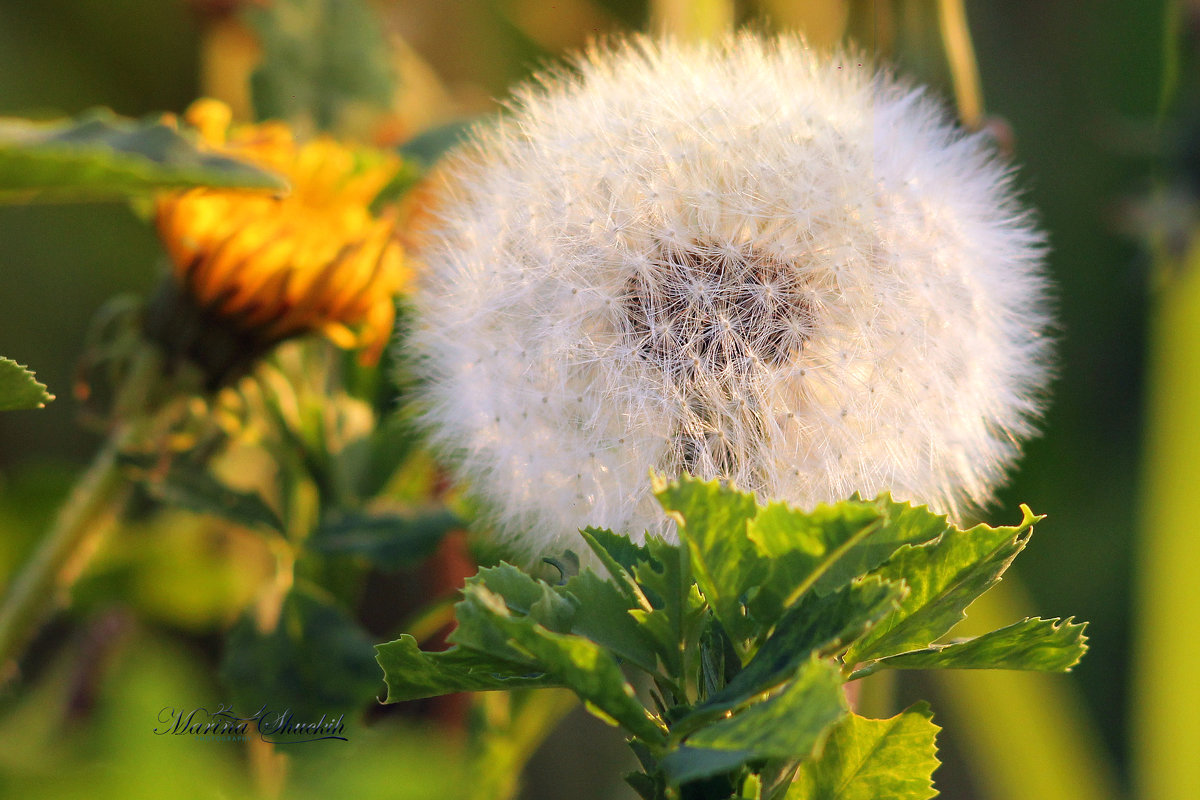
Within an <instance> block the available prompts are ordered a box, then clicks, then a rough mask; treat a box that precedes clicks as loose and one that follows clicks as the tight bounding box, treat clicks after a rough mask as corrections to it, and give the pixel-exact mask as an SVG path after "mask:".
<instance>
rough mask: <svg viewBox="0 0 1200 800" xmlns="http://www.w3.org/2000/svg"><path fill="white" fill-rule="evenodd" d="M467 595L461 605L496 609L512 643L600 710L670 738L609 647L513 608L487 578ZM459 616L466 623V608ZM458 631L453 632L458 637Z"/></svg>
mask: <svg viewBox="0 0 1200 800" xmlns="http://www.w3.org/2000/svg"><path fill="white" fill-rule="evenodd" d="M466 595H467V599H466V600H464V602H463V603H460V604H459V609H462V607H463V606H470V605H473V606H474V607H476V608H481V609H486V610H487V611H488V612H490V613H489V614H488V615H487V616H488V620H489V621H490V623H491V625H492V627H493V628H494V629H495V630H496V632H497V633H498V634H499V635H500V636H501V637H503V640H504V641H505V642H507V643H508V644H509V646H510V648H513V649H516V650H518V652H524V653H527V654H528V655H529V659H530V663H532V664H536V665H537V668H538V669H541V670H544V671H545V673H546V675H547V676H548V677H549V678H551V679H552V680H554V681H556V682H557V683H559V684H560V685H562V686H566V687H568V688H570V689H572V690H573V691H574V692H575V693H576V694H578V695H579V696H580V697H581V698H583V699H584V700H586V701H587V702H588V703H590V704H591V705H592V706H594V710H598V711H600V712H602V714H603V715H604V716H606V717H608V718H611V719H612V720H615V721H616V722H618V723H620V724H621V725H623V726H624V727H625V728H626V730H628V731H629V732H630V733H632V734H634V735H635V736H639V737H641V738H642V739H644V740H646V741H650V742H657V741H662V740H664V739H665V738H666V737H665V734H664V731H663V729H662V727H661V725H660V723H658V722H657V721H656V720H655V719H654V718H653V717H651V716H650V714H649V713H648V712H647V711H646V709H645V708H643V707H642V704H641V702H640V701H639V700H638V699H637V696H636V694H635V693H634V690H633V687H632V686H630V685H629V683H628V682H627V681H626V680H625V676H624V675H623V674H622V673H621V668H620V666H619V665H618V664H617V661H616V659H615V658H613V656H612V654H611V653H609V652H608V651H607V650H605V649H604V648H603V647H601V646H600V645H598V644H596V643H595V642H592V641H590V640H588V639H584V638H583V637H581V636H574V635H571V634H564V633H557V632H555V631H552V630H549V629H548V628H546V627H545V626H543V625H540V624H538V623H537V622H536V621H534V620H533V619H532V618H530V617H527V616H517V615H514V614H512V613H511V612H510V611H509V610H508V608H507V607H506V606H505V605H504V601H503V600H502V599H501V598H500V597H499V596H497V595H494V594H492V593H491V592H490V591H489V590H488V589H487V588H486V587H484V586H483V585H482V584H473V585H471V586H468V587H467V590H466ZM459 619H460V623H461V621H462V616H461V613H460V616H459ZM460 630H461V626H460ZM458 633H459V631H455V635H454V636H453V637H452V638H454V639H455V640H456V641H457V640H458ZM489 652H491V651H489Z"/></svg>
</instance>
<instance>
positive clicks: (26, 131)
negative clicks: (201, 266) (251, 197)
mask: <svg viewBox="0 0 1200 800" xmlns="http://www.w3.org/2000/svg"><path fill="white" fill-rule="evenodd" d="M196 186H212V187H219V188H246V189H270V190H274V191H279V190H283V189H286V188H287V183H286V182H285V181H284V180H283V179H282V178H280V177H278V176H276V175H273V174H271V173H269V172H266V171H264V170H262V169H260V168H259V167H257V166H254V165H252V164H247V163H245V162H243V161H238V160H236V159H232V158H229V157H227V156H222V155H216V154H214V153H206V152H203V151H201V150H199V149H197V148H196V146H195V145H194V144H193V143H192V142H191V141H190V140H189V139H188V138H186V137H185V136H184V135H183V134H181V133H180V132H179V131H177V130H175V129H174V128H173V127H171V126H168V125H165V124H163V123H162V122H159V121H149V120H146V121H135V120H130V119H124V118H122V117H118V116H117V115H115V114H113V113H112V112H111V111H108V110H106V109H98V110H93V111H89V112H87V113H85V114H83V115H82V116H80V117H79V118H77V119H74V120H64V121H59V122H53V123H33V122H28V121H26V120H17V119H0V201H4V202H29V201H34V200H96V199H118V198H122V197H128V196H130V195H136V194H142V193H145V192H152V191H159V190H163V189H176V188H188V187H196Z"/></svg>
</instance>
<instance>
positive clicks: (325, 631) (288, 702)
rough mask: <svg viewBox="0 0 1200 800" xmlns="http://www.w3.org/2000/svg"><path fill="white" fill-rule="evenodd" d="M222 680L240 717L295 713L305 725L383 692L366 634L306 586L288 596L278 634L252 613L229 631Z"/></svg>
mask: <svg viewBox="0 0 1200 800" xmlns="http://www.w3.org/2000/svg"><path fill="white" fill-rule="evenodd" d="M221 679H222V681H223V682H224V684H225V686H226V687H227V689H228V690H229V692H230V693H231V694H232V697H233V701H234V706H235V708H236V709H238V710H239V711H243V710H244V711H245V713H253V711H254V710H255V709H258V708H259V707H260V706H262V705H264V704H265V705H267V706H268V709H269V710H271V711H276V712H282V711H284V710H285V709H288V708H290V709H291V710H292V712H293V714H294V716H295V718H296V719H297V720H300V721H305V720H308V719H309V718H311V719H313V720H315V719H317V718H318V717H320V716H321V714H336V713H338V712H343V711H351V710H354V709H357V708H360V707H363V706H365V705H366V704H367V703H369V702H372V700H373V698H374V697H375V696H376V695H377V694H378V692H379V667H378V666H377V665H376V662H375V650H374V648H373V647H372V645H371V640H370V638H369V637H368V635H367V633H366V632H365V631H363V630H362V629H361V628H359V627H358V624H357V623H356V622H355V621H354V620H353V619H352V618H351V617H350V615H349V614H347V613H346V612H345V611H343V610H342V609H341V608H339V607H338V606H335V605H333V604H331V603H330V602H328V601H327V600H325V599H323V598H320V597H317V596H316V595H314V594H311V593H309V592H307V591H305V590H303V589H299V588H297V589H293V590H292V591H291V592H289V593H288V595H287V597H286V598H284V600H283V606H282V608H281V609H280V612H279V619H278V622H277V624H276V625H275V626H274V627H273V628H272V629H270V630H268V631H266V632H261V631H259V630H258V625H257V620H256V619H255V614H254V613H253V612H249V613H247V614H246V615H245V616H244V617H242V619H241V620H239V621H238V623H237V624H236V625H235V626H234V627H233V628H232V629H231V630H230V632H229V637H228V640H227V642H226V646H225V655H224V659H223V661H222V664H221Z"/></svg>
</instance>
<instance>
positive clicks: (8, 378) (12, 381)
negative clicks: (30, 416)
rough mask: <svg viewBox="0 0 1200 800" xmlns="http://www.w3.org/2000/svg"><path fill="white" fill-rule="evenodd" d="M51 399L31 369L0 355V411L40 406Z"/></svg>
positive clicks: (52, 396) (51, 396)
mask: <svg viewBox="0 0 1200 800" xmlns="http://www.w3.org/2000/svg"><path fill="white" fill-rule="evenodd" d="M53 399H54V395H52V394H50V393H49V392H48V391H46V387H45V386H44V385H43V384H41V383H38V380H37V378H35V377H34V375H33V372H32V371H30V370H29V369H26V368H25V367H23V366H21V365H20V364H18V363H17V362H15V361H13V360H12V359H11V358H4V357H3V356H0V411H15V410H19V409H27V408H41V407H42V406H44V405H46V403H49V402H50V401H51V400H53Z"/></svg>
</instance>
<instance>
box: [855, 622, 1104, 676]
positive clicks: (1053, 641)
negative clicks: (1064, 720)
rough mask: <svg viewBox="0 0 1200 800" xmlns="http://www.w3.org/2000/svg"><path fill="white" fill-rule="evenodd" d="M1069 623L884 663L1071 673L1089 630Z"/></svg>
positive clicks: (1010, 631) (1017, 626) (1015, 628)
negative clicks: (1085, 633) (1085, 630)
mask: <svg viewBox="0 0 1200 800" xmlns="http://www.w3.org/2000/svg"><path fill="white" fill-rule="evenodd" d="M1086 627H1087V623H1083V624H1078V623H1074V622H1072V621H1071V620H1070V619H1066V620H1062V619H1040V618H1038V617H1032V618H1029V619H1024V620H1021V621H1020V622H1017V623H1014V624H1012V625H1008V626H1006V627H1004V628H1000V629H999V630H994V631H992V632H991V633H986V634H984V635H983V636H977V637H975V638H973V639H966V640H962V641H957V642H949V643H947V644H940V645H934V646H933V647H929V648H927V649H925V650H916V651H913V652H911V653H903V654H901V655H898V656H891V657H890V658H885V659H882V660H881V661H880V662H879V666H881V667H888V668H892V669H1021V670H1037V671H1040V672H1068V671H1070V669H1071V667H1073V666H1075V665H1076V664H1078V663H1079V659H1081V658H1083V654H1084V653H1085V652H1087V637H1086V636H1085V635H1084V633H1083V632H1084V628H1086Z"/></svg>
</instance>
